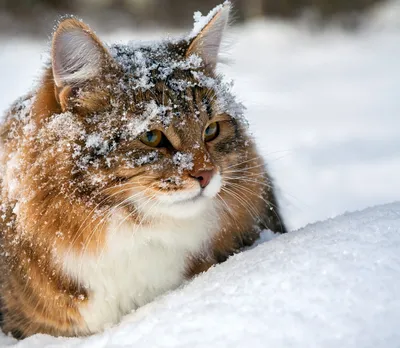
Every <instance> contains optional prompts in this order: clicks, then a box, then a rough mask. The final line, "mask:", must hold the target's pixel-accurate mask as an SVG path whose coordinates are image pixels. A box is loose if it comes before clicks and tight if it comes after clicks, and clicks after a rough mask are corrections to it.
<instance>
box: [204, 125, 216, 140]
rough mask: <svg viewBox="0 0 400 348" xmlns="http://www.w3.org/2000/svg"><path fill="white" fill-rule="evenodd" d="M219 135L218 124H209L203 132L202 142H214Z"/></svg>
mask: <svg viewBox="0 0 400 348" xmlns="http://www.w3.org/2000/svg"><path fill="white" fill-rule="evenodd" d="M218 134H219V124H218V122H213V123H211V124H210V125H209V126H208V127H207V128H206V130H205V131H204V141H206V142H207V141H211V140H214V139H215V138H216V137H217V136H218Z"/></svg>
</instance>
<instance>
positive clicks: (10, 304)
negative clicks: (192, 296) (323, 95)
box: [0, 2, 285, 338]
mask: <svg viewBox="0 0 400 348" xmlns="http://www.w3.org/2000/svg"><path fill="white" fill-rule="evenodd" d="M229 11H230V3H229V2H226V3H224V4H223V5H220V6H218V7H216V8H215V9H214V10H213V11H211V12H210V14H209V15H208V16H206V17H201V18H198V21H197V23H196V24H195V29H194V30H193V32H192V33H191V34H190V35H189V36H188V37H185V38H182V39H173V40H171V39H170V40H164V41H160V42H157V43H150V44H143V43H142V44H141V43H138V44H128V45H122V44H118V45H112V46H106V45H104V44H103V43H102V42H101V41H100V40H99V39H98V38H97V37H96V35H95V34H94V33H93V31H91V30H90V29H89V27H88V26H86V25H85V24H84V23H82V22H81V21H78V20H77V19H74V18H67V19H64V20H62V21H61V22H60V23H59V24H58V27H57V29H56V30H55V33H54V35H53V41H52V51H51V62H50V63H49V65H48V67H46V69H45V72H44V76H43V78H42V79H41V82H40V83H39V85H38V87H37V88H36V89H35V90H34V91H33V92H32V93H31V94H30V95H28V96H26V97H25V98H22V99H20V100H19V101H17V102H16V103H15V104H14V105H13V106H12V107H11V109H10V110H9V111H8V113H7V115H6V118H5V120H4V121H3V124H2V126H1V146H2V152H1V156H2V157H1V170H2V177H1V180H2V182H1V210H2V211H1V219H0V224H1V226H0V233H1V235H0V237H1V243H0V247H1V254H0V266H1V270H0V274H1V275H0V277H1V279H0V283H1V290H0V298H1V310H2V328H3V331H4V332H6V333H8V332H11V333H12V334H13V335H14V336H15V337H19V338H23V337H26V336H29V335H33V334H35V333H46V334H51V335H56V336H58V335H61V336H79V335H88V334H92V333H95V332H99V331H101V330H102V329H103V328H104V327H105V326H106V325H109V324H114V323H117V322H118V321H119V320H120V319H121V317H122V316H123V315H125V314H126V313H129V312H130V311H132V310H134V309H136V308H138V307H139V306H142V305H144V304H146V303H148V302H149V301H152V300H153V299H154V298H155V297H157V296H159V295H160V294H163V293H164V292H166V291H168V290H171V289H174V288H176V287H178V286H179V285H181V284H182V282H183V281H184V280H185V279H189V278H190V277H192V276H193V275H195V274H198V273H200V272H202V271H205V270H207V269H208V268H209V267H210V266H211V265H213V264H216V263H218V262H223V261H224V260H226V258H227V257H228V256H229V255H232V254H233V253H235V252H236V251H238V250H240V248H242V247H243V246H247V245H251V244H252V243H253V242H254V240H256V239H257V238H258V235H259V232H260V230H261V229H263V228H268V229H270V230H272V231H275V232H281V233H283V232H285V227H284V224H283V223H282V219H281V217H280V213H279V210H278V207H277V202H276V199H275V196H274V190H273V186H272V183H271V180H270V178H269V176H268V174H267V172H266V168H265V166H264V163H263V160H262V158H261V156H260V155H259V154H258V153H257V150H256V148H255V145H254V143H253V140H252V138H251V137H250V136H249V135H248V134H247V127H246V122H245V120H244V118H243V111H244V109H243V107H242V105H241V104H240V103H237V102H236V101H235V99H234V97H233V96H232V94H231V93H230V85H229V84H226V83H224V81H223V79H222V78H221V77H220V76H219V75H218V74H217V73H216V64H217V58H218V51H219V47H220V43H221V38H222V35H223V32H224V29H225V27H226V25H227V22H228V19H229Z"/></svg>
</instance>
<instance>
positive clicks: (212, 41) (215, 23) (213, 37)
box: [186, 1, 231, 70]
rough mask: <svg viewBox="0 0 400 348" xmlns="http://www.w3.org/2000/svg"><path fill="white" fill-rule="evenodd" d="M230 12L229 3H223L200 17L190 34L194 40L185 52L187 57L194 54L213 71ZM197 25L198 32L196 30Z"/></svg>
mask: <svg viewBox="0 0 400 348" xmlns="http://www.w3.org/2000/svg"><path fill="white" fill-rule="evenodd" d="M230 10H231V3H230V2H229V1H225V2H224V3H223V4H222V5H219V6H217V7H216V8H215V9H214V10H212V11H211V12H210V14H209V15H208V16H207V17H202V18H200V19H199V21H198V22H197V23H195V28H194V30H193V32H194V34H192V35H194V38H193V39H192V41H191V42H190V45H189V48H188V50H187V52H186V56H187V57H188V56H190V55H192V54H196V55H198V56H199V57H201V58H202V59H203V61H204V63H205V65H206V67H207V69H210V70H214V69H215V67H216V65H217V61H218V53H219V50H220V47H221V41H222V37H223V34H224V31H225V29H226V27H227V25H228V22H229V13H230ZM203 21H204V22H205V23H204V22H203ZM199 25H200V26H201V29H200V30H198V29H197V28H196V26H199Z"/></svg>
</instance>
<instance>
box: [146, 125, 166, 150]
mask: <svg viewBox="0 0 400 348" xmlns="http://www.w3.org/2000/svg"><path fill="white" fill-rule="evenodd" d="M163 138H164V134H163V133H162V132H161V131H159V130H157V129H155V130H151V131H148V132H146V133H144V134H143V135H142V136H141V137H140V141H141V142H142V143H144V144H146V145H148V146H151V147H157V146H160V145H161V144H162V142H163Z"/></svg>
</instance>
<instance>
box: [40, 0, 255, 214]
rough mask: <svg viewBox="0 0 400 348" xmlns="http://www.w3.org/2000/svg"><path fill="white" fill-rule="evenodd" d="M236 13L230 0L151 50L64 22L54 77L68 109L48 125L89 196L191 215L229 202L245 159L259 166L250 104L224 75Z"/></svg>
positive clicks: (54, 56)
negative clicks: (226, 38) (227, 36)
mask: <svg viewBox="0 0 400 348" xmlns="http://www.w3.org/2000/svg"><path fill="white" fill-rule="evenodd" d="M229 11H230V4H229V3H228V2H226V3H224V4H223V5H220V6H218V7H217V8H215V9H214V10H213V11H212V12H210V14H209V15H208V16H206V17H200V16H198V18H197V22H196V24H195V28H194V30H193V32H192V33H191V34H190V35H189V36H188V37H186V38H183V39H173V40H164V41H161V42H155V43H148V44H147V43H146V44H141V43H139V44H132V43H130V44H128V45H122V44H117V45H112V46H106V45H104V44H103V43H102V42H101V41H100V40H99V39H98V38H97V36H96V35H95V34H94V33H93V32H92V31H91V30H90V29H89V27H87V26H86V25H85V24H83V23H82V22H80V21H78V20H76V19H74V18H68V19H65V20H63V21H61V22H60V23H59V25H58V28H57V29H56V31H55V33H54V36H53V44H52V78H53V80H54V85H55V93H56V99H57V102H58V104H59V105H60V107H61V110H62V113H60V114H57V115H53V116H52V117H50V119H49V120H48V122H47V125H46V127H45V129H46V132H47V133H49V132H50V133H51V132H53V133H56V135H55V138H54V139H57V140H55V141H58V142H59V143H60V144H67V143H68V144H67V145H65V146H66V148H64V150H63V151H66V152H69V158H70V159H71V161H72V162H73V165H72V172H73V182H74V185H76V186H78V187H80V189H81V190H82V192H90V194H94V195H97V196H99V197H100V199H102V200H103V201H104V202H107V204H108V203H110V202H112V204H114V205H120V206H121V207H126V206H128V205H132V206H133V207H134V208H132V209H136V210H137V211H139V212H140V213H142V215H147V216H151V217H154V216H161V215H169V216H174V217H188V216H192V215H195V214H199V213H201V212H203V211H204V210H205V209H207V207H210V206H212V205H213V204H214V202H216V201H218V199H220V198H221V197H223V194H224V193H223V192H221V190H222V191H223V186H224V185H225V186H226V187H227V190H229V180H230V179H232V177H234V176H235V174H238V175H239V174H240V168H241V167H240V166H241V163H246V165H247V166H248V167H249V166H252V165H254V163H255V162H253V161H252V159H253V157H254V151H255V150H254V149H253V146H252V143H251V139H250V138H249V137H248V135H247V134H246V124H245V122H244V121H243V116H242V113H243V107H242V106H241V104H239V103H237V102H236V101H235V99H234V97H233V96H232V94H231V93H230V85H229V84H226V83H224V82H223V80H222V78H221V77H220V76H219V75H218V74H217V73H216V65H217V60H218V53H219V50H220V45H221V39H222V36H223V32H224V30H225V28H226V26H227V23H228V20H229ZM67 138H68V139H69V140H68V142H65V141H64V140H65V139H67ZM54 139H53V141H54ZM71 140H72V142H71ZM256 164H258V162H256ZM230 189H231V190H232V192H236V191H237V189H236V188H235V187H231V188H230ZM234 194H238V193H234ZM221 195H222V196H221ZM223 203H224V201H223V200H222V203H221V204H223Z"/></svg>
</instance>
